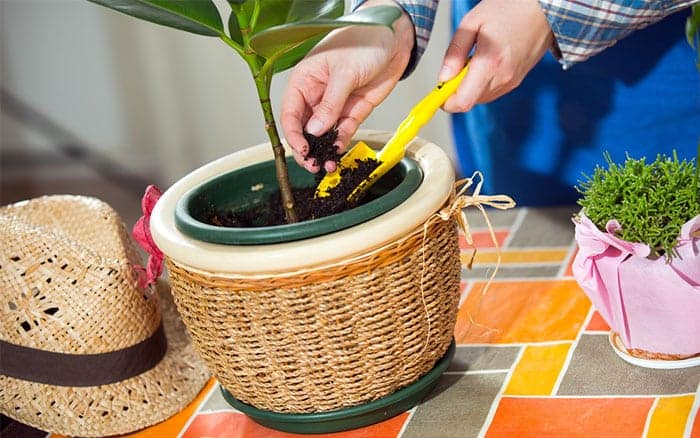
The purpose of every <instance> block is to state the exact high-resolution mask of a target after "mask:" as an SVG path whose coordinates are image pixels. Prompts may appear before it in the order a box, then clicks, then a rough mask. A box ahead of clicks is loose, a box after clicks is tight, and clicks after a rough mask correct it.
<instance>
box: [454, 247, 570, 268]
mask: <svg viewBox="0 0 700 438" xmlns="http://www.w3.org/2000/svg"><path fill="white" fill-rule="evenodd" d="M568 253H569V250H568V248H562V249H519V250H513V249H510V250H507V251H502V252H501V263H503V264H510V263H556V262H563V261H564V260H565V259H566V256H567V255H568ZM497 257H498V254H497V253H496V252H495V251H490V250H489V251H477V253H476V258H475V259H474V264H475V265H492V264H495V263H496V260H497ZM470 258H471V253H465V254H462V263H464V264H466V263H468V262H469V259H470Z"/></svg>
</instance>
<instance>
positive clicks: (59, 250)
mask: <svg viewBox="0 0 700 438" xmlns="http://www.w3.org/2000/svg"><path fill="white" fill-rule="evenodd" d="M0 241H1V242H2V246H1V247H0V288H1V289H0V339H1V340H3V341H6V342H9V343H12V344H16V345H20V346H24V347H31V348H36V349H41V350H46V351H52V352H56V353H71V354H94V353H105V352H110V351H115V350H119V349H122V348H126V347H130V346H132V345H135V344H137V343H139V342H141V341H143V340H144V339H146V338H148V337H149V336H150V335H151V334H153V332H154V331H155V330H156V329H157V327H158V325H159V323H160V314H159V310H158V309H159V307H158V302H157V295H155V294H152V293H150V292H149V291H148V290H146V289H141V288H139V286H138V281H137V274H136V272H135V270H134V266H136V265H138V264H140V257H139V254H138V252H137V251H136V248H135V247H134V244H133V242H132V241H131V238H130V236H129V234H128V232H127V230H126V228H125V226H124V224H123V223H122V221H121V219H120V218H119V216H118V214H117V213H116V212H115V211H114V210H113V209H112V208H111V207H110V206H109V205H108V204H106V203H104V202H102V201H100V200H98V199H95V198H89V197H84V196H69V195H60V196H44V197H41V198H36V199H32V200H29V201H23V202H19V203H16V204H12V205H9V206H5V207H2V208H0Z"/></svg>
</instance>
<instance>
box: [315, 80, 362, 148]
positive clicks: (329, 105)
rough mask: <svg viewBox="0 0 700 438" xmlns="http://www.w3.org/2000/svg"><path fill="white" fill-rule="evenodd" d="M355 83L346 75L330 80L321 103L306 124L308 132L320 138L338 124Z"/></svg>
mask: <svg viewBox="0 0 700 438" xmlns="http://www.w3.org/2000/svg"><path fill="white" fill-rule="evenodd" d="M353 83H354V81H353V80H352V79H351V78H349V77H346V75H336V76H334V77H332V78H330V79H329V81H328V84H327V86H326V90H325V91H324V93H323V97H322V98H321V101H320V102H319V103H318V105H316V106H315V107H314V108H313V113H312V114H311V117H310V118H309V121H308V122H307V123H306V132H308V133H309V134H313V135H315V136H319V135H321V134H323V133H324V132H327V131H328V130H329V129H330V128H331V127H332V126H333V125H334V124H335V123H336V121H337V120H338V118H339V117H340V113H341V111H342V110H343V108H344V107H345V102H346V101H347V100H348V96H350V93H352V92H353V91H354V89H353V86H352V84H353Z"/></svg>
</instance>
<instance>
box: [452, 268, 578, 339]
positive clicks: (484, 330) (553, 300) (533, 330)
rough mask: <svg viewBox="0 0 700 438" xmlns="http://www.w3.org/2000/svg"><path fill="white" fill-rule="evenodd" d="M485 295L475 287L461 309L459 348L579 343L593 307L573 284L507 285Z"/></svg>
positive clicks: (457, 334)
mask: <svg viewBox="0 0 700 438" xmlns="http://www.w3.org/2000/svg"><path fill="white" fill-rule="evenodd" d="M482 290H483V284H481V283H477V284H475V285H474V286H473V287H472V288H471V293H470V294H469V296H468V297H467V299H466V300H465V301H464V304H462V306H461V307H460V309H459V313H458V314H457V324H456V326H455V339H456V341H457V343H458V344H508V343H522V342H544V341H567V340H574V339H575V338H576V335H577V334H578V332H579V330H580V329H581V327H582V326H583V324H584V322H585V319H586V316H587V315H588V311H589V309H590V306H591V303H590V301H589V300H588V297H586V295H585V294H584V293H583V292H582V291H581V289H580V288H579V287H578V285H577V284H576V282H575V281H574V280H550V281H503V282H497V283H492V284H491V285H490V287H489V289H488V290H487V291H486V294H485V295H484V294H482V293H481V291H482ZM482 295H483V297H482Z"/></svg>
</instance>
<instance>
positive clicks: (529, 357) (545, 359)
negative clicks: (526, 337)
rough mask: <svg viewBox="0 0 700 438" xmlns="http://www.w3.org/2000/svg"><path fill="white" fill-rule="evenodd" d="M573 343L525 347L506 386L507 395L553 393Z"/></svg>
mask: <svg viewBox="0 0 700 438" xmlns="http://www.w3.org/2000/svg"><path fill="white" fill-rule="evenodd" d="M570 347H571V343H570V342H567V343H563V344H555V345H530V346H528V347H525V350H524V351H523V354H522V356H521V357H520V360H519V361H518V363H517V364H516V365H515V369H514V370H513V375H512V376H511V377H510V381H509V382H508V386H507V387H506V390H505V394H506V395H551V394H552V391H553V390H554V385H556V383H557V379H558V378H559V374H561V371H562V368H563V367H564V362H566V356H567V355H568V353H569V348H570Z"/></svg>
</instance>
